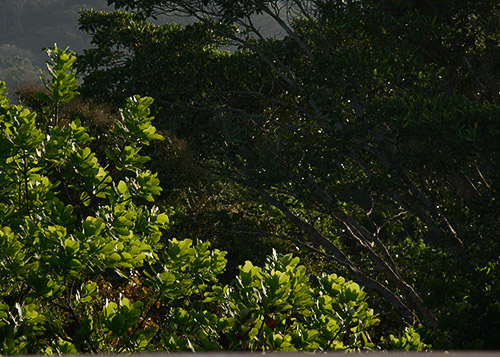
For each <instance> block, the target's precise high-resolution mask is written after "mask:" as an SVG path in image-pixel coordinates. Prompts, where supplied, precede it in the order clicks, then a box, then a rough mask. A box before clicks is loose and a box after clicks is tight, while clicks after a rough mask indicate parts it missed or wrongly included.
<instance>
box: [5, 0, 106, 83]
mask: <svg viewBox="0 0 500 357" xmlns="http://www.w3.org/2000/svg"><path fill="white" fill-rule="evenodd" d="M88 8H94V9H96V10H99V11H102V10H112V8H110V7H108V6H107V5H106V0H83V1H82V0H0V80H3V81H5V82H7V87H8V88H11V92H12V88H14V87H15V86H17V85H19V84H21V83H23V82H33V81H36V80H37V78H38V68H42V67H43V66H44V61H45V59H46V55H45V53H44V52H42V48H43V47H49V46H52V45H53V44H54V43H57V45H58V46H59V47H62V48H66V47H67V46H69V47H70V48H71V49H72V50H73V51H75V52H77V53H79V52H81V51H82V50H83V48H86V47H89V45H90V38H89V36H87V34H85V33H83V32H81V31H79V30H78V11H79V10H80V9H88Z"/></svg>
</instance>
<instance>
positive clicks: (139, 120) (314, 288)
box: [0, 47, 428, 354]
mask: <svg viewBox="0 0 500 357" xmlns="http://www.w3.org/2000/svg"><path fill="white" fill-rule="evenodd" d="M46 51H47V54H48V55H49V61H47V68H48V72H49V75H48V76H47V77H44V78H43V79H42V81H43V83H44V86H45V91H40V92H37V93H35V97H37V98H38V100H39V105H40V106H41V108H42V109H40V113H41V115H40V116H37V113H36V112H31V111H30V110H28V109H26V108H24V107H22V106H21V105H10V103H9V102H8V100H7V99H5V98H4V97H2V96H1V94H2V92H3V91H4V89H5V84H4V83H3V82H0V129H1V134H0V149H1V150H0V187H1V191H0V209H1V211H2V212H3V215H2V216H1V217H0V276H1V277H2V279H1V280H0V353H2V354H19V353H23V354H26V353H47V354H58V353H67V354H68V353H119V352H143V351H198V350H249V351H267V350H316V351H325V350H359V349H368V350H374V349H380V348H384V347H392V348H398V349H416V350H421V349H423V348H427V347H428V346H426V345H425V344H424V343H422V342H421V341H420V337H419V335H418V334H417V333H416V332H415V331H414V330H413V329H411V328H409V329H407V330H406V331H405V332H403V334H402V335H401V336H400V337H395V336H394V335H388V334H386V339H385V340H384V338H381V337H380V333H376V332H377V331H376V329H375V327H376V326H377V325H378V324H379V322H380V319H379V317H378V314H377V313H375V312H374V310H373V309H371V308H369V307H368V304H367V302H366V293H365V292H364V291H363V289H362V288H360V286H359V285H358V284H356V283H354V282H352V281H348V280H345V279H344V278H342V277H340V276H337V275H336V274H326V273H324V274H321V275H319V276H315V275H311V274H310V272H308V270H307V268H306V267H305V266H303V265H300V264H299V258H296V257H293V256H292V255H291V254H288V255H282V254H278V253H277V252H276V251H274V252H273V254H272V255H271V256H269V257H268V259H267V262H266V264H265V266H264V267H262V268H261V267H258V266H254V265H253V264H252V263H251V262H250V261H247V262H245V264H244V265H242V266H240V267H239V268H238V271H239V272H238V275H237V277H236V278H235V279H234V280H233V282H232V283H231V284H224V283H223V282H221V281H219V280H218V277H219V276H220V275H221V274H222V272H223V271H224V269H225V266H226V262H227V261H226V259H225V255H226V253H225V252H223V251H220V250H218V249H213V250H210V249H209V247H210V243H209V242H204V243H201V242H199V243H197V244H196V245H193V244H192V241H191V240H189V239H184V240H177V239H167V238H166V237H165V236H163V237H162V232H164V231H165V230H166V229H168V228H169V224H170V223H169V217H168V215H167V214H166V213H164V212H162V210H160V209H159V208H158V207H157V206H155V196H158V195H159V193H160V191H161V188H160V186H159V181H158V179H157V177H156V174H153V173H152V172H151V171H149V170H147V169H145V167H144V165H145V163H146V162H147V161H148V160H149V158H148V157H147V156H144V155H142V154H141V152H142V150H143V148H144V147H145V146H147V145H150V144H151V143H152V142H153V140H161V139H163V137H162V136H161V135H159V134H157V133H156V129H155V127H154V126H152V125H151V121H152V119H153V118H152V117H151V116H150V110H149V107H150V106H151V104H152V102H153V100H152V99H151V98H149V97H139V96H132V97H130V98H128V99H127V100H126V103H125V106H124V107H123V108H122V109H121V110H120V112H119V116H118V117H117V118H116V120H115V121H114V122H113V124H112V125H110V126H109V127H108V128H107V129H104V128H101V131H100V132H99V133H98V135H99V136H101V138H100V139H101V140H103V142H106V145H107V146H106V150H105V153H106V155H105V156H104V157H102V156H98V155H96V153H95V152H94V151H93V150H92V148H93V147H92V145H91V143H92V141H93V140H94V138H92V137H90V136H89V134H88V129H87V126H88V125H89V123H82V122H80V120H73V118H72V117H71V116H69V115H67V114H66V113H67V111H65V110H64V106H65V105H66V104H67V103H70V102H71V101H72V100H74V97H75V96H76V95H77V94H78V92H77V90H78V85H77V82H76V79H75V75H74V73H73V72H71V65H72V63H73V61H74V60H75V57H74V56H73V53H72V52H71V51H69V50H61V49H59V48H57V47H54V48H50V49H47V50H46ZM100 154H103V152H101V153H100Z"/></svg>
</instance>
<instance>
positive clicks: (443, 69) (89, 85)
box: [77, 0, 500, 348]
mask: <svg viewBox="0 0 500 357" xmlns="http://www.w3.org/2000/svg"><path fill="white" fill-rule="evenodd" d="M109 3H110V4H114V5H115V6H117V7H118V8H120V9H122V10H127V12H123V11H116V12H113V13H97V12H93V11H88V12H85V13H83V14H82V17H81V19H80V23H81V28H82V29H83V30H84V31H87V32H89V33H90V34H91V35H92V38H93V40H92V43H93V47H92V48H91V49H89V50H86V52H85V54H84V55H83V56H82V57H80V58H79V60H78V64H77V67H78V69H79V71H80V73H81V74H82V75H83V77H84V85H83V88H82V93H83V94H85V95H86V96H90V97H93V98H96V99H101V100H103V101H105V102H108V103H115V104H116V103H120V102H122V101H123V100H124V99H125V98H126V97H127V96H129V95H132V94H134V93H140V94H143V95H150V96H153V97H154V98H155V99H156V103H157V106H156V107H155V110H156V111H157V113H158V115H157V117H158V118H159V126H160V127H161V128H164V129H167V130H168V134H167V135H168V136H169V138H174V139H172V140H170V142H169V145H171V146H172V145H173V144H175V143H179V142H180V143H182V145H184V146H182V145H179V147H187V148H188V150H189V154H190V158H191V160H188V161H187V162H188V163H189V165H191V164H192V162H196V163H197V165H198V168H199V170H201V172H202V173H203V174H201V175H199V176H202V179H199V178H196V179H195V180H192V181H191V182H186V181H183V182H181V183H176V182H171V183H170V184H171V186H166V188H167V190H168V191H171V189H172V190H177V191H180V192H182V194H183V195H184V196H182V194H180V196H181V197H188V198H189V199H190V201H188V200H187V199H186V201H187V202H188V203H187V206H189V209H186V211H187V212H193V211H196V210H192V209H191V207H192V206H193V203H192V202H193V201H197V202H198V203H197V205H198V206H199V207H203V209H204V210H205V211H203V212H202V213H201V215H203V214H204V218H203V219H202V222H203V223H204V224H206V225H203V226H202V228H201V230H203V228H204V227H210V228H212V227H221V226H222V227H224V228H225V229H228V227H230V228H229V229H231V230H233V231H237V232H240V233H242V234H246V235H245V236H241V237H244V238H241V239H240V243H238V242H236V243H235V242H234V241H224V239H225V237H224V236H216V235H217V233H218V232H220V231H217V230H216V229H214V230H213V232H215V234H214V235H213V236H212V237H208V238H212V239H213V240H214V241H215V242H216V243H217V244H220V245H221V246H224V242H226V245H227V249H229V250H231V249H232V248H233V244H241V240H243V239H244V244H246V243H248V244H250V243H251V242H255V240H251V238H250V237H251V236H252V235H253V236H257V237H261V238H264V237H265V239H266V242H269V241H273V242H275V244H278V242H280V243H282V242H288V244H289V247H290V248H291V249H296V248H299V249H300V250H301V254H302V253H305V252H307V254H310V252H313V254H315V257H316V258H313V259H311V260H309V258H308V256H307V255H306V256H305V259H303V261H304V262H306V264H307V265H308V266H309V267H311V268H312V269H317V271H321V270H324V271H328V270H329V271H340V272H342V273H343V274H349V276H350V277H351V278H352V279H354V280H355V281H356V282H357V283H358V284H359V285H361V286H364V287H366V288H367V289H369V291H372V292H376V293H377V295H378V297H379V301H380V304H381V306H383V308H384V310H385V312H384V315H383V316H384V318H383V320H382V322H383V324H384V326H387V328H394V327H396V326H399V324H400V323H401V321H402V320H405V321H407V322H408V323H410V324H418V323H423V324H424V326H425V327H426V329H427V330H426V331H427V332H426V338H428V339H429V340H431V341H433V342H434V344H435V345H436V346H438V347H441V348H450V347H452V348H495V347H498V341H500V338H499V336H498V331H500V328H499V326H498V321H500V305H499V303H498V297H499V296H500V294H499V290H498V289H499V285H498V284H497V282H498V276H499V275H498V274H499V273H498V261H499V260H498V258H499V255H500V249H499V239H498V237H499V233H500V232H499V231H500V225H499V221H498V215H499V212H500V209H499V206H498V204H499V203H498V182H499V176H498V172H500V170H499V164H498V143H499V142H500V138H499V136H500V129H499V120H500V115H499V109H500V108H499V98H500V88H499V86H498V85H499V83H500V81H499V77H500V70H499V67H498V58H499V54H500V32H499V31H500V30H499V29H500V26H499V19H500V8H499V7H500V5H499V3H498V1H494V0H482V1H469V0H461V1H455V2H453V4H450V3H449V2H447V1H436V2H432V3H431V2H428V1H413V0H403V1H392V0H360V1H335V0H332V1H316V0H310V1H294V0H290V1H288V0H287V1H261V0H255V1H232V2H227V1H218V0H213V1H190V0H166V1H165V0H162V1H158V0H148V1H141V2H137V1H133V0H130V1H129V0H113V1H109ZM171 13H177V14H184V15H189V16H192V17H195V18H197V19H198V20H199V22H197V23H195V24H192V25H190V26H186V27H183V28H181V27H176V26H172V25H168V24H166V25H152V24H151V23H150V22H149V20H148V19H149V18H150V17H151V16H155V15H158V14H171ZM255 16H265V17H267V18H269V19H270V20H271V21H274V22H275V23H276V24H277V25H279V26H280V27H281V29H282V37H277V38H266V37H265V36H263V35H262V33H261V31H260V28H259V27H258V26H255V22H254V19H255ZM228 50H230V51H228ZM175 140H177V141H175ZM172 143H173V144H172ZM153 160H155V159H154V158H153ZM166 161H168V160H165V158H162V157H158V159H157V162H158V163H162V162H166ZM166 165H167V164H166ZM156 166H158V167H160V165H156ZM159 175H160V177H167V176H168V173H163V172H161V171H160V172H159ZM200 180H204V181H203V182H204V183H206V182H209V183H211V184H213V186H212V187H214V188H213V190H211V191H210V189H207V188H206V187H210V185H205V186H203V188H200V184H199V182H200ZM214 183H216V184H214ZM221 188H222V189H221ZM193 192H195V193H196V194H198V195H197V196H196V195H193ZM193 196H195V198H194V199H193ZM214 197H215V199H214ZM221 197H223V198H221ZM214 201H215V202H217V203H218V204H215V205H214V204H213V203H212V202H214ZM220 202H229V203H228V204H226V206H224V207H222V208H221V206H222V205H223V203H220ZM195 205H196V204H195ZM224 209H225V210H226V212H227V214H226V215H221V214H220V211H221V210H224ZM197 212H199V211H197ZM214 212H215V213H214ZM234 212H237V213H238V214H240V216H238V215H237V214H234ZM235 216H236V217H237V219H234V217H235ZM210 219H212V221H210ZM186 227H188V228H186ZM191 227H192V229H199V228H200V226H199V225H192V226H191ZM176 229H178V231H179V232H182V231H183V230H184V231H185V230H188V232H189V223H188V224H187V225H186V226H184V227H179V226H178V225H177V228H176ZM259 242H261V241H259ZM309 257H310V255H309ZM394 312H397V314H398V315H399V317H398V316H397V315H395V314H394Z"/></svg>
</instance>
